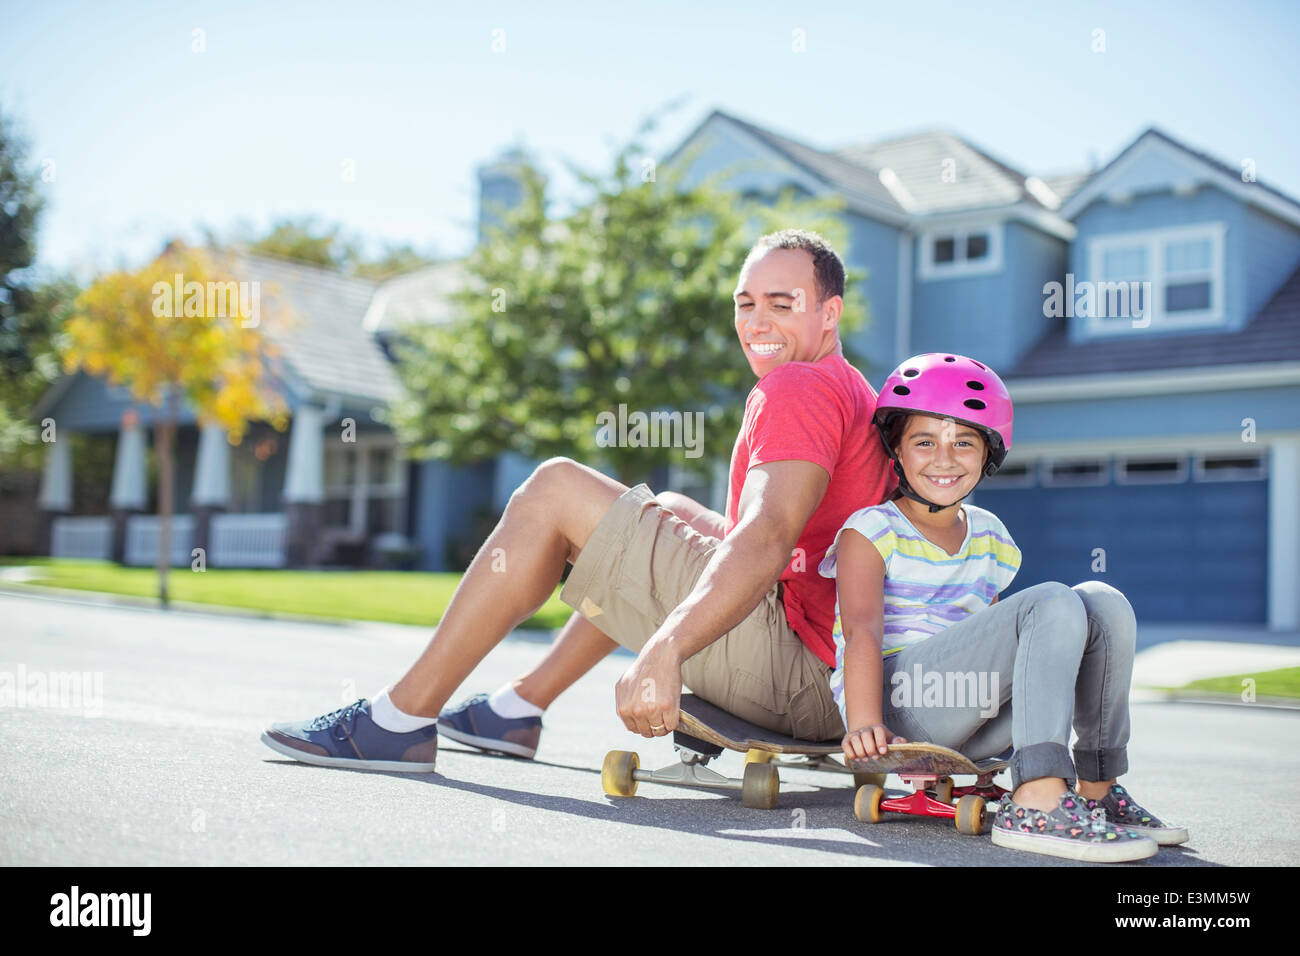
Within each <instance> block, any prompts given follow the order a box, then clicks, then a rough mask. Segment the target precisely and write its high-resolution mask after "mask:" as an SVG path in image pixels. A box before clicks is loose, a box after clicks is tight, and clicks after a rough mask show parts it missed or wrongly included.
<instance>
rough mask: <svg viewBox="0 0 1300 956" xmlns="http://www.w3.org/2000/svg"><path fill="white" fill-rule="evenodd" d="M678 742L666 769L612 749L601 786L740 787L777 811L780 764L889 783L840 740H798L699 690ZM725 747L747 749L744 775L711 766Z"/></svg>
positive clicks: (688, 703) (747, 799)
mask: <svg viewBox="0 0 1300 956" xmlns="http://www.w3.org/2000/svg"><path fill="white" fill-rule="evenodd" d="M680 707H681V713H680V717H679V720H678V725H677V729H676V730H674V731H673V746H674V748H676V750H677V756H678V758H679V760H678V762H677V763H676V764H673V765H671V766H669V767H665V768H663V769H662V770H642V769H641V758H640V757H638V756H637V755H636V754H635V753H632V752H630V751H627V750H611V751H610V752H609V753H608V754H606V756H605V764H604V766H603V767H602V769H601V772H600V782H601V786H602V787H603V788H604V790H605V793H606V794H608V795H609V796H611V797H630V796H633V795H634V794H635V793H636V788H637V784H638V783H641V782H649V783H662V784H666V785H668V786H674V787H702V788H704V789H707V790H732V791H737V790H738V791H740V800H741V802H742V803H743V804H744V805H745V806H747V807H754V808H756V809H759V810H771V809H772V808H773V807H775V806H776V801H777V796H778V794H779V793H780V788H781V778H780V773H779V771H778V769H777V768H778V767H788V768H791V769H800V770H825V771H829V772H831V773H838V774H842V775H848V774H852V775H853V780H854V783H855V785H857V786H867V785H872V784H874V785H876V786H879V785H881V784H883V783H884V782H885V774H884V773H883V772H881V771H879V770H876V769H869V770H854V769H850V768H849V767H847V766H845V765H844V764H843V763H842V762H841V761H840V760H836V759H835V755H836V754H839V755H840V756H841V758H842V757H843V753H844V751H843V748H842V747H841V746H840V740H839V739H838V738H837V739H835V740H823V741H811V740H797V739H795V738H794V737H787V736H785V735H784V734H778V733H776V732H775V731H771V730H764V729H763V728H762V727H759V726H757V725H755V724H751V723H749V722H748V721H746V720H741V719H740V718H739V717H736V716H735V715H733V714H729V713H727V712H726V711H725V710H723V709H721V708H720V707H715V706H713V705H712V704H710V703H709V702H708V701H706V700H702V699H701V698H699V697H696V696H695V695H694V694H683V695H682V698H681V705H680ZM723 750H735V751H739V752H740V753H743V754H745V772H744V776H743V777H739V778H738V777H727V776H724V775H722V774H720V773H718V772H716V771H714V770H711V769H709V767H708V766H707V764H708V762H709V761H710V760H712V759H714V758H715V757H717V756H719V755H720V754H721V753H722V751H723Z"/></svg>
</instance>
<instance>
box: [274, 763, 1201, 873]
mask: <svg viewBox="0 0 1300 956" xmlns="http://www.w3.org/2000/svg"><path fill="white" fill-rule="evenodd" d="M448 749H455V750H456V752H457V753H474V754H475V755H476V756H482V757H488V758H489V759H494V760H511V761H512V760H514V759H517V758H510V757H501V756H497V755H489V754H481V753H478V752H475V751H462V750H459V749H458V748H448ZM264 762H265V763H273V764H279V765H282V766H286V767H289V766H292V767H297V768H301V769H304V770H328V771H329V772H331V773H337V772H338V771H337V769H335V768H324V767H314V766H311V765H309V764H304V763H299V762H297V761H294V760H287V759H281V760H276V759H273V758H267V759H266V760H265V761H264ZM529 763H530V764H533V763H541V764H542V765H543V766H547V767H554V768H556V769H560V770H570V771H577V772H579V773H582V774H584V775H586V776H589V777H590V776H599V774H600V771H599V770H596V769H593V768H591V767H573V766H569V765H566V764H554V763H542V762H541V761H529ZM352 772H354V773H376V774H380V775H383V776H387V777H393V778H395V779H400V780H402V781H404V782H406V783H408V784H410V785H412V786H416V787H433V788H437V789H446V790H455V791H459V792H462V793H469V794H475V795H478V796H482V797H487V798H489V799H492V800H498V801H501V802H502V803H505V804H513V805H515V806H520V807H527V808H529V809H533V810H544V811H547V812H550V813H561V814H565V815H568V816H570V817H577V818H582V819H588V820H599V821H601V822H606V823H619V824H623V825H624V826H629V827H636V828H638V829H643V830H648V831H654V832H659V833H662V832H663V831H675V832H678V833H684V834H692V835H695V836H712V837H715V838H717V839H721V840H729V841H735V842H738V843H749V844H761V845H764V846H780V847H784V848H787V849H797V850H808V851H813V852H819V853H833V854H836V855H837V856H840V857H843V858H845V861H846V862H849V861H852V860H863V861H867V860H870V861H873V862H893V863H911V864H929V865H934V866H1032V867H1042V866H1065V867H1078V866H1082V867H1098V866H1101V867H1105V866H1114V864H1102V863H1085V862H1081V861H1078V860H1063V859H1058V858H1055V857H1049V856H1043V855H1042V854H1038V853H1024V852H1018V851H1015V850H1007V849H1004V848H1002V847H997V846H994V845H993V844H992V842H991V840H990V839H989V835H988V828H987V826H986V828H985V832H984V834H983V835H982V836H979V837H972V836H965V835H962V834H959V833H957V832H956V830H955V829H954V828H953V825H952V823H951V822H950V821H947V820H940V819H930V818H927V819H920V818H918V819H911V818H906V817H902V816H899V817H893V818H887V819H886V820H885V821H883V822H882V823H879V824H866V823H861V822H859V821H858V820H857V819H856V818H855V817H854V816H853V809H852V795H853V789H852V788H851V787H846V786H826V787H820V788H817V789H811V790H808V789H799V790H794V789H791V790H786V789H785V787H786V786H787V785H798V786H801V787H807V786H815V784H810V782H809V781H808V780H807V779H805V778H806V777H810V776H812V777H815V776H824V774H817V773H816V772H815V771H797V773H798V774H799V776H798V777H796V776H794V775H793V774H792V775H791V776H790V777H789V778H788V779H787V778H786V777H785V776H784V775H783V777H782V788H783V789H782V792H781V796H780V799H779V801H778V803H777V806H776V807H775V808H774V809H772V810H754V809H750V808H748V807H745V806H743V805H742V804H741V802H740V798H739V796H738V795H732V794H728V793H717V792H715V791H696V792H697V793H698V792H705V793H709V792H714V793H717V795H716V796H715V797H714V798H713V799H699V798H693V799H681V798H675V797H673V796H672V795H671V794H672V793H673V789H674V788H672V787H667V786H663V785H657V784H653V783H646V784H642V788H641V789H639V790H638V793H637V795H636V796H634V797H609V796H605V795H604V794H600V791H599V789H598V786H597V787H593V790H595V792H596V793H598V794H599V797H596V798H592V799H584V798H578V797H567V796H557V795H553V794H540V793H533V792H530V791H524V790H517V789H511V788H509V787H500V786H494V785H491V784H483V783H473V782H469V781H465V780H456V779H454V778H451V777H447V776H444V775H443V774H440V773H432V774H405V773H392V772H389V771H367V770H357V771H352ZM888 789H889V793H890V795H891V796H892V795H898V796H904V795H906V792H905V791H903V790H901V789H895V788H893V787H890V788H888ZM557 862H559V861H557ZM1128 865H1131V866H1136V867H1144V868H1150V867H1165V866H1170V867H1221V866H1223V864H1219V863H1214V862H1211V861H1207V860H1202V859H1200V857H1199V856H1198V854H1197V851H1196V850H1194V849H1189V848H1186V847H1162V848H1161V850H1160V852H1159V853H1157V855H1156V856H1154V857H1151V858H1150V859H1147V860H1140V861H1137V862H1135V863H1132V864H1128Z"/></svg>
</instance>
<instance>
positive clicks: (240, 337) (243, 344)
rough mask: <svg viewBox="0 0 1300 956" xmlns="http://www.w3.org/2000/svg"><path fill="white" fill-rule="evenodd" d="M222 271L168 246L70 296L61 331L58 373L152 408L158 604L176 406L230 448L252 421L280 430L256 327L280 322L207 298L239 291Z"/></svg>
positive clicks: (264, 343) (277, 401)
mask: <svg viewBox="0 0 1300 956" xmlns="http://www.w3.org/2000/svg"><path fill="white" fill-rule="evenodd" d="M225 271H226V270H225V269H224V267H223V265H222V263H221V261H220V260H219V259H216V258H214V257H213V256H210V255H208V254H207V253H205V252H204V251H203V250H200V249H188V248H186V247H184V246H182V245H181V244H179V243H172V244H171V245H169V246H168V248H167V250H166V251H165V252H164V253H163V255H162V256H160V257H159V258H158V259H157V260H155V261H154V262H152V263H150V264H149V265H147V266H145V267H144V268H142V269H140V270H138V271H135V272H113V273H110V274H108V275H105V276H101V277H100V278H99V279H98V280H96V281H95V283H94V284H93V285H91V286H90V288H88V289H87V290H86V291H85V292H83V293H82V294H81V296H79V297H78V299H77V301H76V304H75V310H74V314H73V315H72V317H71V318H69V319H68V321H67V323H66V325H65V327H64V330H65V336H64V349H65V350H64V354H63V365H64V371H65V372H67V373H68V374H71V373H73V372H75V371H77V370H84V371H85V372H86V373H87V374H90V375H94V376H97V377H101V378H104V379H106V380H107V381H108V382H109V383H111V384H113V385H124V386H126V387H127V388H129V389H130V391H131V394H132V397H133V398H135V399H136V400H137V401H140V402H146V403H148V404H150V405H152V406H154V407H155V408H157V409H158V414H157V415H156V416H155V420H154V448H155V450H156V452H157V455H158V516H159V519H160V523H161V530H160V533H159V545H158V597H159V599H160V600H161V602H162V603H163V605H164V606H166V604H167V571H168V568H169V566H170V561H169V560H168V559H169V557H170V553H171V547H170V545H171V516H172V510H173V502H172V489H173V486H174V473H175V463H174V459H175V439H176V426H177V417H178V414H179V411H180V403H181V401H182V400H184V401H187V402H188V403H189V404H190V405H191V406H192V407H193V408H194V409H195V410H196V412H197V413H198V418H199V423H200V425H203V424H207V423H209V422H213V423H216V424H219V425H220V426H221V427H222V428H223V429H224V430H225V431H226V432H227V434H228V435H229V437H230V439H231V440H232V441H234V442H236V443H237V442H239V441H240V440H241V439H242V437H243V434H244V431H245V430H246V429H247V427H248V424H249V422H251V421H259V420H261V421H270V422H271V423H272V424H273V425H274V427H275V428H277V429H278V430H280V431H284V430H285V428H287V427H288V408H287V406H286V405H285V403H284V400H283V398H281V397H280V396H279V395H278V394H277V393H276V392H275V391H274V387H273V385H272V384H271V382H270V378H269V375H268V373H270V372H272V371H274V370H275V365H276V356H277V354H278V353H277V350H276V348H275V347H274V346H273V345H272V344H271V343H270V341H269V340H268V339H267V338H266V337H265V336H264V335H263V331H264V329H263V328H261V327H259V326H260V325H267V326H269V325H272V324H279V323H280V322H283V321H284V316H282V315H280V314H279V313H276V314H272V315H270V316H267V315H265V314H263V315H261V316H260V319H259V325H254V326H250V325H248V324H247V319H248V318H249V317H248V316H240V315H238V314H234V313H233V312H232V306H233V304H234V302H235V301H236V300H234V299H233V298H232V297H230V296H228V295H223V296H221V297H220V298H219V299H218V298H217V297H216V296H215V295H214V294H212V292H211V291H209V290H214V289H217V288H218V287H221V286H225V285H227V284H229V286H232V287H233V286H235V285H236V284H237V283H236V282H235V280H233V279H231V278H230V277H229V276H228V275H226V274H224V272H225ZM177 273H179V274H180V275H181V276H182V279H183V295H184V299H183V301H181V302H177V301H175V299H176V297H175V296H173V294H172V289H173V277H174V276H175V275H176V274H177Z"/></svg>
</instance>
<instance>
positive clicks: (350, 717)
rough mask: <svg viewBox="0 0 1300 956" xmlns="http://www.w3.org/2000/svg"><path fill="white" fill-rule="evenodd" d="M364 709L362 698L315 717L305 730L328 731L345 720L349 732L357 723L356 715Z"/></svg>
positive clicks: (364, 702)
mask: <svg viewBox="0 0 1300 956" xmlns="http://www.w3.org/2000/svg"><path fill="white" fill-rule="evenodd" d="M365 709H366V699H365V698H364V697H363V698H361V699H360V700H358V701H355V702H354V703H351V704H348V705H347V706H346V707H340V708H339V709H338V710H335V711H331V712H330V713H328V714H325V715H324V716H323V717H317V718H316V719H315V720H313V721H312V722H311V723H310V724H308V725H307V729H308V730H329V729H330V728H331V727H333V726H334V725H336V724H339V723H342V722H343V721H345V720H346V721H347V722H348V724H349V727H348V730H349V731H351V729H352V725H354V724H356V722H357V715H358V714H360V713H362V712H363V711H364V710H365Z"/></svg>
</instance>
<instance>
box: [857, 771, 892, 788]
mask: <svg viewBox="0 0 1300 956" xmlns="http://www.w3.org/2000/svg"><path fill="white" fill-rule="evenodd" d="M887 776H888V774H883V773H855V774H854V775H853V786H855V787H865V786H867V785H868V784H871V785H872V786H876V787H883V786H884V785H885V777H887Z"/></svg>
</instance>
